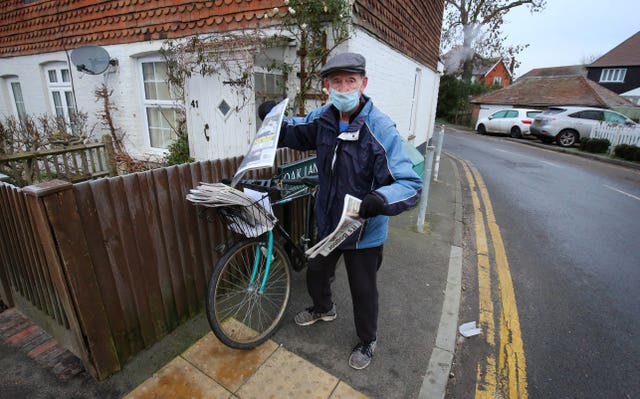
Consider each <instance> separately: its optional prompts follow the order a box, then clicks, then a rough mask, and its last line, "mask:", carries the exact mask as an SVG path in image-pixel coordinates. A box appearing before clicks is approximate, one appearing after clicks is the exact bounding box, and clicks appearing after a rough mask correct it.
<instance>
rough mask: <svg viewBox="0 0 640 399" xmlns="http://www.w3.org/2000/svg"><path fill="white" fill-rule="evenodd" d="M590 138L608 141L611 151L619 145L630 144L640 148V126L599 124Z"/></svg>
mask: <svg viewBox="0 0 640 399" xmlns="http://www.w3.org/2000/svg"><path fill="white" fill-rule="evenodd" d="M589 138H592V139H607V140H609V142H610V143H611V147H610V148H611V151H613V149H614V148H615V147H616V146H617V145H618V144H629V145H635V146H638V147H640V126H625V125H618V124H615V125H614V124H609V123H606V122H605V123H599V124H597V125H595V126H594V127H593V128H592V129H591V134H590V135H589Z"/></svg>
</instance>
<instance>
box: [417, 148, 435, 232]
mask: <svg viewBox="0 0 640 399" xmlns="http://www.w3.org/2000/svg"><path fill="white" fill-rule="evenodd" d="M434 150H435V147H434V146H432V145H427V148H426V149H425V151H426V154H425V157H424V158H425V162H424V176H423V177H422V194H421V195H420V202H419V205H418V221H417V224H416V228H417V229H418V232H420V233H424V218H425V215H426V213H427V201H428V200H429V184H430V183H431V164H432V163H433V151H434Z"/></svg>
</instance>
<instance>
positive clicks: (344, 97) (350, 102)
mask: <svg viewBox="0 0 640 399" xmlns="http://www.w3.org/2000/svg"><path fill="white" fill-rule="evenodd" d="M329 100H331V103H332V104H333V105H334V106H335V107H336V108H338V111H340V112H349V111H352V110H353V109H354V108H355V107H356V106H357V105H358V101H360V88H358V89H355V90H352V91H347V92H342V93H341V92H339V91H337V90H334V89H330V90H329Z"/></svg>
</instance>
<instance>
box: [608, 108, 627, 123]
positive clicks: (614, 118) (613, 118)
mask: <svg viewBox="0 0 640 399" xmlns="http://www.w3.org/2000/svg"><path fill="white" fill-rule="evenodd" d="M604 120H605V122H613V123H620V124H624V123H626V122H627V118H625V117H624V116H622V115H619V114H616V113H614V112H610V111H604Z"/></svg>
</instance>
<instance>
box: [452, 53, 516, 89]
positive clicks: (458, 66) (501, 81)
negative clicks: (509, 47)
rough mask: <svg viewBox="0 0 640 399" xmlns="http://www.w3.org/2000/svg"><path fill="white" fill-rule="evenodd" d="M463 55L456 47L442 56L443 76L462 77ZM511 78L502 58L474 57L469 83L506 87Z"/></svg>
mask: <svg viewBox="0 0 640 399" xmlns="http://www.w3.org/2000/svg"><path fill="white" fill-rule="evenodd" d="M463 61H464V55H463V54H462V47H461V46H456V47H454V48H452V49H451V50H449V51H447V52H446V53H445V54H443V55H442V62H443V64H444V73H445V75H453V76H456V77H460V76H462V64H463ZM511 81H512V77H511V74H510V73H509V70H508V69H507V67H506V66H505V64H504V61H503V60H502V58H499V57H498V58H482V57H476V58H475V59H474V61H473V72H472V74H471V82H473V83H475V82H482V83H484V84H485V85H487V86H495V87H507V86H509V85H510V84H511Z"/></svg>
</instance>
